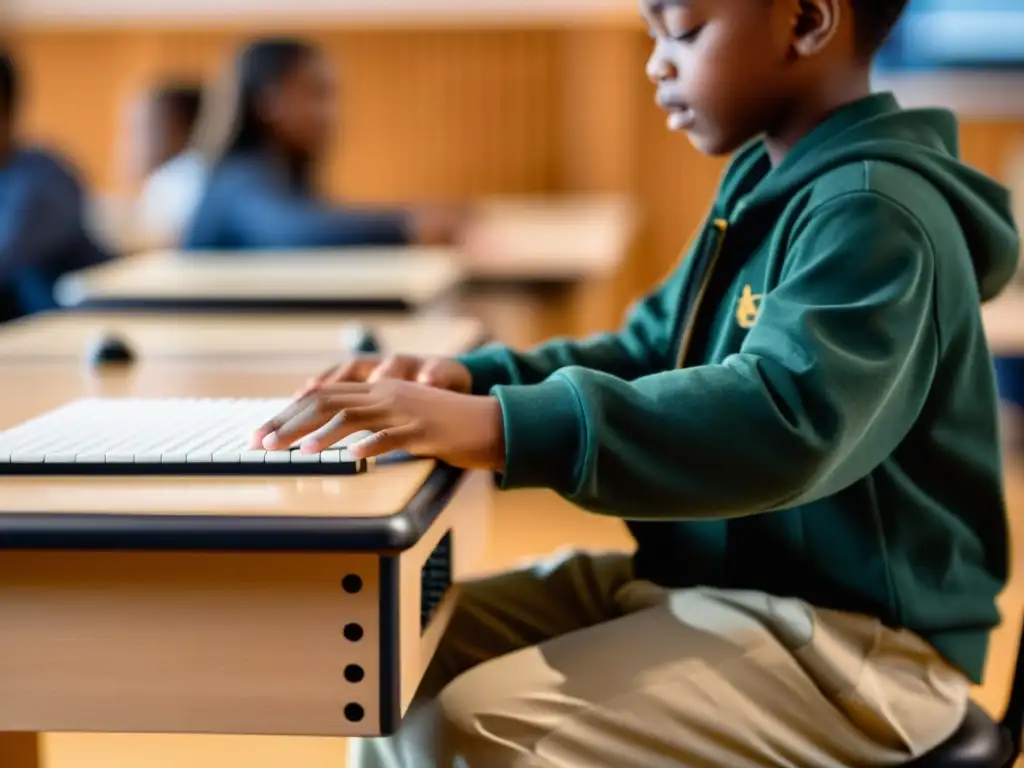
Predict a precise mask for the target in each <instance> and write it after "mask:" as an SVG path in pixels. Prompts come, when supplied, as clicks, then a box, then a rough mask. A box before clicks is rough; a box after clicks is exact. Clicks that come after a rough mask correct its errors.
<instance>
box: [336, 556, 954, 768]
mask: <svg viewBox="0 0 1024 768" xmlns="http://www.w3.org/2000/svg"><path fill="white" fill-rule="evenodd" d="M968 694H969V683H968V681H967V679H966V677H965V676H964V675H962V674H961V673H960V672H958V671H956V670H955V669H953V668H952V667H951V666H950V665H948V664H947V663H946V662H944V661H943V660H942V659H941V658H940V657H939V656H938V654H937V653H936V652H935V651H934V650H932V648H931V647H930V646H929V645H928V644H927V643H925V642H924V641H923V640H921V639H920V638H919V637H917V636H916V635H914V634H912V633H910V632H906V631H894V630H891V629H888V628H886V627H884V626H883V625H882V624H881V622H879V621H878V620H877V619H873V618H870V617H867V616H859V615H851V614H843V613H837V612H834V611H826V610H819V609H815V608H813V607H811V606H809V605H807V604H806V603H803V602H801V601H799V600H795V599H781V598H776V597H772V596H769V595H766V594H762V593H758V592H735V591H732V592H731V591H723V590H717V589H683V590H675V591H669V590H664V589H661V588H659V587H656V586H654V585H653V584H650V583H649V582H641V581H636V580H634V579H633V578H632V572H631V567H630V560H629V558H628V557H627V556H625V555H607V556H597V557H594V556H587V555H578V554H577V555H571V556H566V557H562V558H560V559H557V560H555V561H551V562H548V563H545V564H541V565H538V566H535V567H533V568H528V569H523V570H518V571H512V572H509V573H504V574H501V575H498V576H494V577H491V578H486V579H482V580H480V581H476V582H472V583H469V584H467V585H465V586H464V587H463V592H462V595H461V597H460V600H459V604H458V607H457V608H456V611H455V615H454V617H453V619H452V622H451V625H450V627H449V629H448V631H447V632H446V634H445V636H444V639H443V640H442V642H441V647H440V649H439V650H438V653H437V656H436V657H435V659H434V660H433V662H432V663H431V666H430V668H429V670H428V671H427V674H426V677H425V678H424V681H423V684H422V686H421V688H420V691H419V694H418V695H417V701H416V702H414V703H413V706H412V707H411V708H410V712H409V714H408V715H407V717H406V720H405V722H404V723H403V724H402V727H401V728H400V729H399V731H398V733H396V734H395V735H394V736H391V737H389V738H383V739H360V740H353V743H352V746H351V753H350V758H349V760H350V762H349V765H350V768H429V766H443V767H444V768H455V767H460V768H505V767H506V766H508V767H509V768H511V767H512V766H519V767H523V768H525V767H527V766H529V767H531V768H533V767H537V768H539V767H540V766H558V767H559V768H669V767H670V766H671V767H673V768H676V767H678V766H693V767H695V768H696V767H698V766H699V767H701V768H703V767H704V766H723V767H725V768H754V766H757V767H758V768H761V767H762V766H800V768H830V767H832V766H863V767H864V768H867V767H868V766H891V765H902V764H904V763H906V762H908V761H909V760H910V759H912V758H913V757H915V756H918V755H920V754H922V753H924V752H927V751H929V750H931V749H932V748H933V747H935V746H937V745H938V744H940V743H941V742H942V741H943V740H944V739H945V738H946V737H948V736H949V735H950V734H951V733H952V732H953V731H954V730H955V728H956V727H957V726H958V725H959V723H960V721H961V719H962V718H963V716H964V713H965V709H966V705H967V699H968Z"/></svg>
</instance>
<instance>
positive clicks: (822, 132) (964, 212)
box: [719, 93, 1020, 301]
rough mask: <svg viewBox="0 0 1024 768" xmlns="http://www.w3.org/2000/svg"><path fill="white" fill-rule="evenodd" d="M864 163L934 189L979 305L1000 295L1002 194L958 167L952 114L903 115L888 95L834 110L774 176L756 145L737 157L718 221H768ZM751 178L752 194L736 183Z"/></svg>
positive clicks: (1008, 212)
mask: <svg viewBox="0 0 1024 768" xmlns="http://www.w3.org/2000/svg"><path fill="white" fill-rule="evenodd" d="M865 161H884V162H888V163H892V164H896V165H900V166H903V167H904V168H907V169H908V170H911V171H913V172H915V173H917V174H920V175H921V176H923V177H924V178H925V179H926V180H928V181H929V182H930V183H931V184H932V185H933V186H934V187H936V188H937V189H938V190H939V191H940V192H941V193H942V195H943V196H944V197H945V198H946V200H947V201H948V202H949V205H950V207H951V208H952V210H953V212H954V214H955V216H956V218H957V221H958V222H959V225H960V228H961V230H962V231H963V233H964V235H965V237H966V239H967V243H968V246H969V247H970V252H971V259H972V262H973V265H974V272H975V275H976V277H977V281H978V286H979V289H980V291H981V296H982V300H983V301H988V300H989V299H991V298H993V297H994V296H996V295H997V294H998V293H1000V292H1001V291H1002V290H1003V288H1004V287H1005V286H1006V285H1007V283H1009V282H1010V280H1011V279H1012V278H1013V275H1014V273H1015V272H1016V269H1017V262H1018V260H1019V258H1020V236H1019V233H1018V229H1017V225H1016V223H1015V221H1014V216H1013V206H1012V203H1011V197H1010V192H1009V190H1008V189H1006V187H1004V186H1003V185H1001V184H999V183H998V182H996V181H994V180H993V179H991V178H989V177H988V176H986V175H984V174H983V173H980V172H979V171H976V170H974V169H973V168H970V167H969V166H967V165H965V164H964V163H963V162H961V160H960V148H959V140H958V128H957V121H956V117H955V116H954V115H953V114H952V113H951V112H949V111H947V110H942V109H914V110H903V109H901V108H900V107H899V105H898V104H897V102H896V99H895V98H894V97H893V96H892V94H888V93H881V94H875V95H872V96H869V97H867V98H865V99H861V100H859V101H857V102H854V103H852V104H849V105H847V106H845V107H843V108H841V109H839V110H838V111H836V112H835V113H833V114H832V115H831V116H830V117H828V118H827V119H826V120H824V121H823V122H822V123H821V124H819V125H818V127H816V128H815V129H814V130H813V131H811V132H810V133H809V134H808V135H807V136H805V137H804V138H803V139H802V140H801V141H800V142H798V144H797V145H796V146H795V147H794V148H793V149H792V151H790V153H789V154H788V155H787V156H786V157H785V159H784V160H783V161H782V162H781V163H780V164H779V165H778V167H776V168H773V169H770V170H768V169H769V165H770V164H769V161H768V156H767V151H766V150H765V149H764V146H763V144H761V143H760V142H758V144H757V145H756V146H752V147H751V148H750V149H749V150H747V151H745V152H743V153H741V154H740V155H739V156H738V157H737V160H736V167H734V169H733V170H734V171H735V172H733V173H729V174H727V177H726V180H725V183H724V185H723V188H722V190H721V194H720V196H719V205H720V208H721V210H720V213H722V214H724V215H726V216H727V217H730V218H731V215H730V214H733V213H735V214H736V215H741V216H742V218H747V217H748V216H751V217H759V216H758V214H761V215H764V216H765V217H766V221H767V220H770V219H771V218H773V217H774V216H776V215H777V213H778V210H779V208H780V207H781V206H784V205H785V204H786V203H787V202H788V201H789V199H791V198H792V197H793V195H794V194H796V193H797V192H798V191H799V190H800V189H801V188H803V187H805V186H807V185H808V184H810V183H812V182H813V181H814V180H815V179H816V178H818V177H820V176H822V175H823V174H825V173H828V172H829V171H831V170H833V169H835V168H838V167H841V166H844V165H849V164H850V163H856V162H865ZM759 167H763V168H764V173H763V175H762V174H758V173H757V172H756V169H758V168H759ZM751 172H753V173H751ZM752 177H753V178H760V181H759V182H758V183H757V185H756V187H755V188H754V189H753V190H747V189H744V188H743V182H742V180H744V179H750V178H752ZM730 181H731V183H730ZM748 192H749V193H748Z"/></svg>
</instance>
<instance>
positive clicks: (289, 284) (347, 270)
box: [55, 248, 463, 312]
mask: <svg viewBox="0 0 1024 768" xmlns="http://www.w3.org/2000/svg"><path fill="white" fill-rule="evenodd" d="M462 278H463V270H462V268H461V267H460V266H459V263H458V260H457V259H456V258H455V256H454V254H453V253H452V252H451V251H449V250H447V249H443V248H374V249H345V250H343V251H341V250H335V251H330V250H324V251H301V252H299V251H295V252H283V251H274V252H269V251H268V252H252V253H245V254H237V253H236V254H215V253H208V254H207V253H185V252H178V251H160V252H155V253H148V254H144V255H139V256H132V257H127V258H123V259H118V260H116V261H113V262H109V263H107V264H104V265H101V266H99V267H94V268H91V269H86V270H81V271H79V272H75V273H72V274H70V275H67V276H65V277H64V278H62V279H61V280H60V281H59V282H58V283H57V287H56V291H55V294H56V298H57V301H58V303H59V304H60V305H61V306H63V307H66V308H88V309H96V308H100V309H104V308H105V309H111V308H116V309H160V310H200V311H201V310H208V311H222V310H231V311H242V310H245V311H254V310H262V311H271V310H289V311H296V310H306V311H309V310H333V311H370V310H373V311H381V310H390V311H402V312H407V311H411V310H420V309H425V308H428V307H430V306H431V305H433V304H436V303H438V302H440V301H441V300H442V299H443V298H445V297H447V296H448V295H449V294H451V293H452V292H453V291H454V290H455V289H456V288H457V287H458V286H459V285H460V284H461V282H462Z"/></svg>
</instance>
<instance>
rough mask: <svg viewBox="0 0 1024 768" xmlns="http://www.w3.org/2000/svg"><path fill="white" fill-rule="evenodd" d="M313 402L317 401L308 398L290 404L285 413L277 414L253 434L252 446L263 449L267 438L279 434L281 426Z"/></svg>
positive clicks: (301, 398) (298, 399)
mask: <svg viewBox="0 0 1024 768" xmlns="http://www.w3.org/2000/svg"><path fill="white" fill-rule="evenodd" d="M313 402H315V400H313V399H312V398H308V397H300V398H297V399H296V400H295V401H294V402H292V403H290V404H289V405H288V406H287V407H285V409H284V410H283V411H281V412H280V413H279V414H277V416H275V417H274V418H272V419H269V420H268V421H266V422H264V423H263V424H261V425H260V426H259V427H257V428H256V430H255V431H254V432H253V435H252V445H253V447H254V448H261V447H263V443H264V441H265V440H266V438H267V437H268V436H269V435H272V434H274V433H275V432H277V431H278V430H279V429H280V428H281V425H283V424H285V423H286V422H288V421H289V420H290V419H292V418H293V417H294V416H295V414H297V413H300V412H302V411H303V410H304V409H306V408H308V407H309V405H310V403H313Z"/></svg>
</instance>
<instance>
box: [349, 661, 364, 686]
mask: <svg viewBox="0 0 1024 768" xmlns="http://www.w3.org/2000/svg"><path fill="white" fill-rule="evenodd" d="M364 677H366V672H364V671H363V668H362V667H360V666H359V665H358V664H349V665H348V666H347V667H345V679H346V680H348V681H349V682H350V683H358V682H361V681H362V679H363V678H364Z"/></svg>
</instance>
